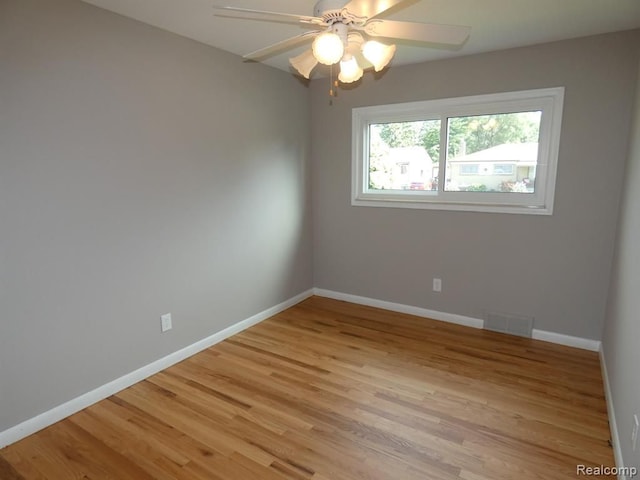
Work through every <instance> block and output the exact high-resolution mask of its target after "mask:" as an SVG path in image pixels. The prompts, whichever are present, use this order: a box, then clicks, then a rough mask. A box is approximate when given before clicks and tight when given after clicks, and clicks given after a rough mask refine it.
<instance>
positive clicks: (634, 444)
mask: <svg viewBox="0 0 640 480" xmlns="http://www.w3.org/2000/svg"><path fill="white" fill-rule="evenodd" d="M638 430H640V423H639V422H638V415H634V416H633V430H631V447H632V448H633V451H634V452H635V451H636V448H637V447H638Z"/></svg>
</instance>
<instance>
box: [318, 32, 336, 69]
mask: <svg viewBox="0 0 640 480" xmlns="http://www.w3.org/2000/svg"><path fill="white" fill-rule="evenodd" d="M311 48H312V50H313V56H314V57H316V60H318V62H320V63H322V64H323V65H333V64H334V63H338V62H339V61H340V59H341V58H342V56H343V55H344V45H343V44H342V39H341V38H340V37H339V36H338V35H337V34H335V33H333V32H322V33H321V34H320V35H318V36H317V37H316V38H315V40H314V41H313V45H312V47H311Z"/></svg>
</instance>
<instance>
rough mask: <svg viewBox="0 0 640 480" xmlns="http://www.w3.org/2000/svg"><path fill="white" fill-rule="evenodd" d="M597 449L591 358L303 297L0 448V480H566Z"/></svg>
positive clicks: (598, 421)
mask: <svg viewBox="0 0 640 480" xmlns="http://www.w3.org/2000/svg"><path fill="white" fill-rule="evenodd" d="M608 440H609V427H608V423H607V413H606V405H605V400H604V394H603V387H602V380H601V376H600V366H599V363H598V356H597V354H595V353H593V352H586V351H581V350H576V349H571V348H566V347H561V346H557V345H552V344H549V343H544V342H538V341H535V340H529V339H522V338H517V337H511V336H506V335H501V334H496V333H491V332H487V331H483V330H475V329H470V328H465V327H459V326H455V325H449V324H444V323H441V322H436V321H431V320H425V319H423V318H417V317H412V316H408V315H401V314H397V313H391V312H387V311H383V310H378V309H374V308H369V307H363V306H357V305H352V304H348V303H344V302H338V301H335V300H329V299H325V298H319V297H312V298H310V299H308V300H306V301H304V302H303V303H301V304H299V305H297V306H295V307H293V308H291V309H289V310H287V311H285V312H283V313H281V314H279V315H277V316H276V317H273V318H271V319H269V320H267V321H265V322H263V323H261V324H260V325H257V326H255V327H253V328H251V329H249V330H247V331H245V332H243V333H241V334H239V335H236V336H234V337H232V338H230V339H228V340H226V341H224V342H222V343H220V344H218V345H216V346H214V347H213V348H210V349H208V350H206V351H204V352H202V353H200V354H198V355H195V356H194V357H192V358H190V359H188V360H186V361H184V362H182V363H180V364H178V365H176V366H174V367H172V368H169V369H168V370H166V371H164V372H162V373H159V374H157V375H154V376H153V377H151V378H149V379H147V380H145V381H143V382H141V383H139V384H136V385H135V386H133V387H131V388H128V389H126V390H124V391H122V392H120V393H119V394H117V395H114V396H112V397H110V398H108V399H106V400H104V401H102V402H99V403H98V404H96V405H94V406H92V407H90V408H88V409H86V410H84V411H82V412H80V413H78V414H76V415H73V416H72V417H70V418H68V419H66V420H64V421H62V422H60V423H58V424H56V425H53V426H51V427H49V428H47V429H46V430H43V431H41V432H39V433H37V434H35V435H32V436H31V437H28V438H26V439H24V440H22V441H20V442H18V443H16V444H14V445H11V446H9V447H7V448H5V449H3V450H0V478H2V479H3V480H16V479H28V480H32V479H33V480H36V479H37V480H40V479H50V480H73V479H91V480H98V479H114V480H126V479H134V480H148V479H161V480H169V479H171V480H176V479H185V480H200V479H201V480H242V479H257V480H271V479H273V480H276V479H296V480H303V479H314V480H374V479H385V480H389V479H391V480H430V479H434V480H451V479H467V480H483V479H487V480H499V479H509V480H513V479H518V480H528V479H534V478H535V479H566V478H576V477H577V475H576V465H577V464H586V465H592V466H595V465H607V466H613V454H612V449H611V447H610V446H609V444H608ZM599 478H603V477H599Z"/></svg>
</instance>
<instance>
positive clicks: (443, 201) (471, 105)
mask: <svg viewBox="0 0 640 480" xmlns="http://www.w3.org/2000/svg"><path fill="white" fill-rule="evenodd" d="M563 103H564V87H555V88H545V89H537V90H524V91H518V92H508V93H497V94H489V95H475V96H470V97H458V98H447V99H440V100H428V101H421V102H410V103H400V104H393V105H377V106H370V107H359V108H354V109H353V111H352V187H351V190H352V192H351V204H352V205H354V206H369V207H396V208H424V209H438V210H465V211H474V212H495V213H519V214H535V215H551V214H553V201H554V196H555V186H556V171H557V166H558V150H559V147H560V133H561V125H562V108H563ZM533 110H539V111H541V112H542V115H541V119H540V137H539V143H538V165H537V169H536V186H535V193H527V194H523V193H507V192H495V193H494V192H445V191H444V189H443V186H444V181H445V170H446V169H445V165H446V152H447V145H446V141H447V123H448V122H447V119H448V118H449V117H459V116H474V115H491V114H502V113H517V112H526V111H533ZM421 120H440V128H441V130H440V152H441V154H440V161H439V164H438V172H439V173H438V191H429V190H406V191H405V190H373V189H369V185H368V183H369V182H368V179H369V127H370V125H372V124H380V123H401V122H412V121H421Z"/></svg>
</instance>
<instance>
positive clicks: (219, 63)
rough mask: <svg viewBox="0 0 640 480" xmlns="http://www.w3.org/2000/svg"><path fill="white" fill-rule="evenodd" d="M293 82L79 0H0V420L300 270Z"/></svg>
mask: <svg viewBox="0 0 640 480" xmlns="http://www.w3.org/2000/svg"><path fill="white" fill-rule="evenodd" d="M265 92H268V94H265ZM308 96H309V93H308V89H307V88H305V87H304V86H303V85H301V84H300V83H299V82H298V81H297V80H296V79H295V78H293V77H292V76H291V75H289V74H287V73H285V72H280V71H277V70H274V69H271V68H268V67H264V66H261V65H259V64H248V63H243V62H242V59H240V58H239V57H236V56H233V55H230V54H227V53H223V52H221V51H218V50H216V49H213V48H210V47H207V46H204V45H202V44H199V43H196V42H193V41H190V40H187V39H184V38H181V37H178V36H175V35H172V34H170V33H167V32H163V31H161V30H158V29H155V28H153V27H149V26H146V25H143V24H141V23H138V22H135V21H133V20H129V19H126V18H124V17H120V16H118V15H115V14H112V13H108V12H106V11H103V10H100V9H98V8H95V7H93V6H90V5H88V4H84V3H81V2H79V1H75V0H56V1H55V2H54V1H49V0H2V1H0V229H1V234H0V306H1V309H0V431H2V430H5V429H6V428H9V427H11V426H13V425H15V424H17V423H19V422H21V421H23V420H26V419H28V418H31V417H33V416H35V415H36V414H38V413H41V412H43V411H45V410H48V409H50V408H53V407H55V406H57V405H59V404H61V403H63V402H65V401H67V400H70V399H72V398H74V397H76V396H78V395H80V394H82V393H85V392H87V391H89V390H91V389H93V388H95V387H97V386H100V385H102V384H104V383H106V382H108V381H110V380H113V379H115V378H117V377H119V376H121V375H123V374H126V373H129V372H131V371H133V370H134V369H136V368H138V367H140V366H143V365H145V364H147V363H149V362H152V361H154V360H156V359H158V358H161V357H162V356H164V355H167V354H169V353H171V352H174V351H176V350H178V349H180V348H181V347H184V346H186V345H189V344H191V343H193V342H195V341H197V340H200V339H202V338H205V337H206V336H208V335H211V334H213V333H215V332H217V331H219V330H221V329H223V328H224V327H227V326H229V325H231V324H233V323H236V322H238V321H240V320H243V319H245V318H247V317H249V316H251V315H254V314H256V313H258V312H260V311H262V310H264V309H266V308H268V307H272V306H274V305H276V304H278V303H280V302H282V301H284V300H286V299H288V298H291V297H292V296H294V295H296V294H298V293H300V292H301V291H304V290H306V289H308V288H310V287H311V286H312V271H311V267H312V265H311V258H312V255H311V225H310V220H311V219H310V215H309V213H310V194H309V183H310V180H309V170H310V169H309V165H308V160H309V150H310V142H309V138H310V135H309V131H310V127H309V100H308ZM166 312H172V313H173V319H174V329H173V330H172V331H171V332H169V333H167V334H161V333H160V319H159V317H160V315H161V314H162V313H166Z"/></svg>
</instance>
